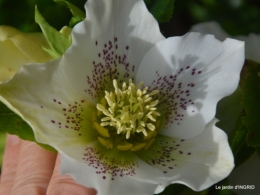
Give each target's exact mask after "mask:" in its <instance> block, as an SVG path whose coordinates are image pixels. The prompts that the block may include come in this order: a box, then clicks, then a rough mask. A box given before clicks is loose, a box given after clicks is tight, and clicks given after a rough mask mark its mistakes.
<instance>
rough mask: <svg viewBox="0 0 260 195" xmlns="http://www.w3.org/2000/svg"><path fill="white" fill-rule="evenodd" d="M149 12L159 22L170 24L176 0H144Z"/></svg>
mask: <svg viewBox="0 0 260 195" xmlns="http://www.w3.org/2000/svg"><path fill="white" fill-rule="evenodd" d="M144 2H145V4H146V6H147V8H148V10H149V11H150V12H151V14H152V15H153V16H154V17H155V19H156V20H157V21H158V22H159V23H162V22H168V21H169V20H170V19H171V17H172V14H173V8H174V2H175V0H164V1H162V0H144Z"/></svg>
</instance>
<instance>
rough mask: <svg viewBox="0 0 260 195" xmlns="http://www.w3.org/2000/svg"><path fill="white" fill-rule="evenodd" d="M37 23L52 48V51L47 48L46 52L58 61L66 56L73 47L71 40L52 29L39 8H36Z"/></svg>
mask: <svg viewBox="0 0 260 195" xmlns="http://www.w3.org/2000/svg"><path fill="white" fill-rule="evenodd" d="M35 21H36V22H37V23H38V24H39V25H40V27H41V29H42V32H43V34H44V36H45V38H46V39H47V42H48V44H49V46H50V49H46V48H45V51H47V52H48V53H49V54H50V55H52V57H54V58H56V59H57V58H59V57H60V56H62V54H64V53H65V51H66V50H67V49H68V47H69V46H70V45H71V39H70V38H68V37H66V36H64V35H63V34H62V33H60V32H59V31H57V30H56V29H55V28H53V27H51V26H50V25H49V24H48V23H47V22H46V21H45V19H44V18H43V17H42V15H41V13H40V12H39V10H38V9H37V7H35Z"/></svg>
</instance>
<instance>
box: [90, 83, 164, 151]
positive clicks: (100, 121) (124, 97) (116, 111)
mask: <svg viewBox="0 0 260 195" xmlns="http://www.w3.org/2000/svg"><path fill="white" fill-rule="evenodd" d="M142 85H143V82H141V83H139V84H138V85H137V86H135V84H134V83H132V80H131V79H129V85H128V86H127V84H126V83H125V82H124V83H123V84H122V87H121V88H119V87H118V83H117V81H116V80H113V86H114V89H115V90H114V91H113V92H107V91H105V94H106V95H105V97H103V98H102V99H101V101H100V104H97V119H95V120H94V128H95V129H96V130H97V131H98V133H99V135H100V136H99V137H98V140H99V142H100V143H101V144H102V145H103V146H104V147H105V148H107V149H111V148H113V146H114V145H116V147H117V149H119V150H123V151H126V150H131V151H137V150H140V149H147V148H149V147H150V146H151V144H152V143H153V142H154V140H155V136H156V134H157V128H158V127H159V124H160V121H159V120H158V119H157V118H158V116H160V113H158V112H157V111H156V110H157V108H156V106H157V104H158V103H159V101H158V100H153V98H152V96H154V95H155V94H157V93H158V92H159V90H154V91H152V92H151V93H148V87H145V88H142ZM141 88H142V89H141Z"/></svg>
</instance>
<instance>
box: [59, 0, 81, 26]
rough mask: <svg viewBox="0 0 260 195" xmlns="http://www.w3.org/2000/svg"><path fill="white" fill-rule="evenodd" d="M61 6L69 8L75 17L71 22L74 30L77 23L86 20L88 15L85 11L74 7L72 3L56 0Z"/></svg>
mask: <svg viewBox="0 0 260 195" xmlns="http://www.w3.org/2000/svg"><path fill="white" fill-rule="evenodd" d="M54 1H55V2H57V3H60V4H61V5H64V6H66V7H68V8H69V9H70V11H71V13H72V15H73V17H72V18H71V20H70V27H71V28H72V27H73V26H75V25H76V24H77V23H79V22H81V21H83V20H84V19H85V18H86V15H85V13H84V12H83V11H81V10H80V9H79V8H78V7H77V6H75V5H73V4H72V3H70V2H68V1H65V0H54Z"/></svg>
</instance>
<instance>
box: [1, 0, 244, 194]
mask: <svg viewBox="0 0 260 195" xmlns="http://www.w3.org/2000/svg"><path fill="white" fill-rule="evenodd" d="M85 8H86V20H85V21H83V22H82V23H79V24H78V25H77V26H75V28H74V29H73V33H72V36H73V43H72V46H71V47H70V48H69V49H68V50H67V52H66V53H65V54H64V55H63V56H62V58H61V59H59V60H55V61H50V62H48V63H46V64H43V65H40V66H35V65H33V64H31V65H25V66H24V67H23V68H21V70H20V72H19V73H18V74H16V75H15V76H14V78H13V79H12V80H10V81H8V82H6V83H3V84H1V85H0V95H1V96H0V98H1V101H3V102H4V103H5V104H6V105H8V107H9V108H10V109H12V110H13V111H15V112H16V113H17V114H19V115H20V116H21V117H22V118H23V119H24V120H26V121H27V122H28V124H29V125H30V126H31V127H32V128H33V130H34V132H35V136H36V139H37V141H39V142H41V143H45V144H49V145H51V146H53V147H54V148H56V149H57V150H58V151H59V152H60V153H61V158H62V165H61V172H62V173H63V174H66V173H67V174H70V175H71V176H72V177H73V178H74V179H75V180H76V181H78V182H79V183H81V184H83V185H85V186H87V187H93V188H96V189H97V191H98V194H99V195H105V194H122V193H124V194H127V193H130V194H140V195H141V194H142V195H143V194H153V193H158V192H160V191H162V190H163V189H164V188H165V186H167V185H169V184H170V183H182V184H185V185H187V186H189V187H191V188H192V189H193V190H203V189H205V188H207V187H209V186H210V185H212V184H214V183H216V182H218V181H219V180H221V179H223V178H225V177H226V176H227V175H228V174H229V173H230V171H231V170H232V169H233V166H234V165H233V155H232V153H231V150H230V148H229V145H228V142H227V137H226V135H225V133H224V132H223V131H222V130H220V129H218V128H217V127H215V122H216V119H214V115H215V109H216V104H217V102H218V101H219V99H221V98H222V97H224V96H227V95H229V94H231V93H232V92H233V91H234V90H235V89H236V87H237V84H238V80H239V73H240V70H241V68H242V65H243V61H244V55H243V53H244V47H243V43H242V42H239V41H235V40H231V39H226V40H225V41H224V42H219V41H217V40H216V39H215V38H214V37H213V36H210V35H206V36H204V35H201V34H198V33H190V34H186V35H184V36H183V37H173V38H168V39H165V38H164V37H163V36H162V35H161V34H160V31H159V27H158V24H157V22H156V21H155V19H154V18H153V17H152V16H151V14H150V13H149V12H148V11H147V9H146V7H145V4H144V3H143V1H141V0H124V1H122V0H89V1H88V2H87V3H86V6H85ZM113 79H117V81H118V82H119V83H122V82H123V81H126V82H128V80H129V79H132V80H133V82H134V83H136V84H138V83H139V82H140V81H144V86H147V87H149V90H150V91H152V90H154V89H158V90H160V93H159V95H157V96H156V98H157V99H158V100H159V101H160V104H159V106H158V110H159V111H160V112H161V114H162V116H163V117H162V118H161V119H162V124H161V125H160V126H159V128H158V130H157V131H158V135H157V136H156V139H155V142H154V143H153V144H152V146H151V147H150V148H148V149H147V150H143V151H142V150H140V151H137V152H130V151H124V152H122V151H118V150H114V149H111V150H108V149H104V148H102V146H101V145H100V144H99V143H98V141H97V137H98V132H97V131H96V130H94V129H93V113H94V114H95V112H96V108H95V107H96V104H97V103H99V101H100V99H101V97H102V96H103V95H104V90H107V91H109V90H111V89H112V80H113ZM227 80H228V82H226V81H227ZM94 117H95V116H94Z"/></svg>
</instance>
